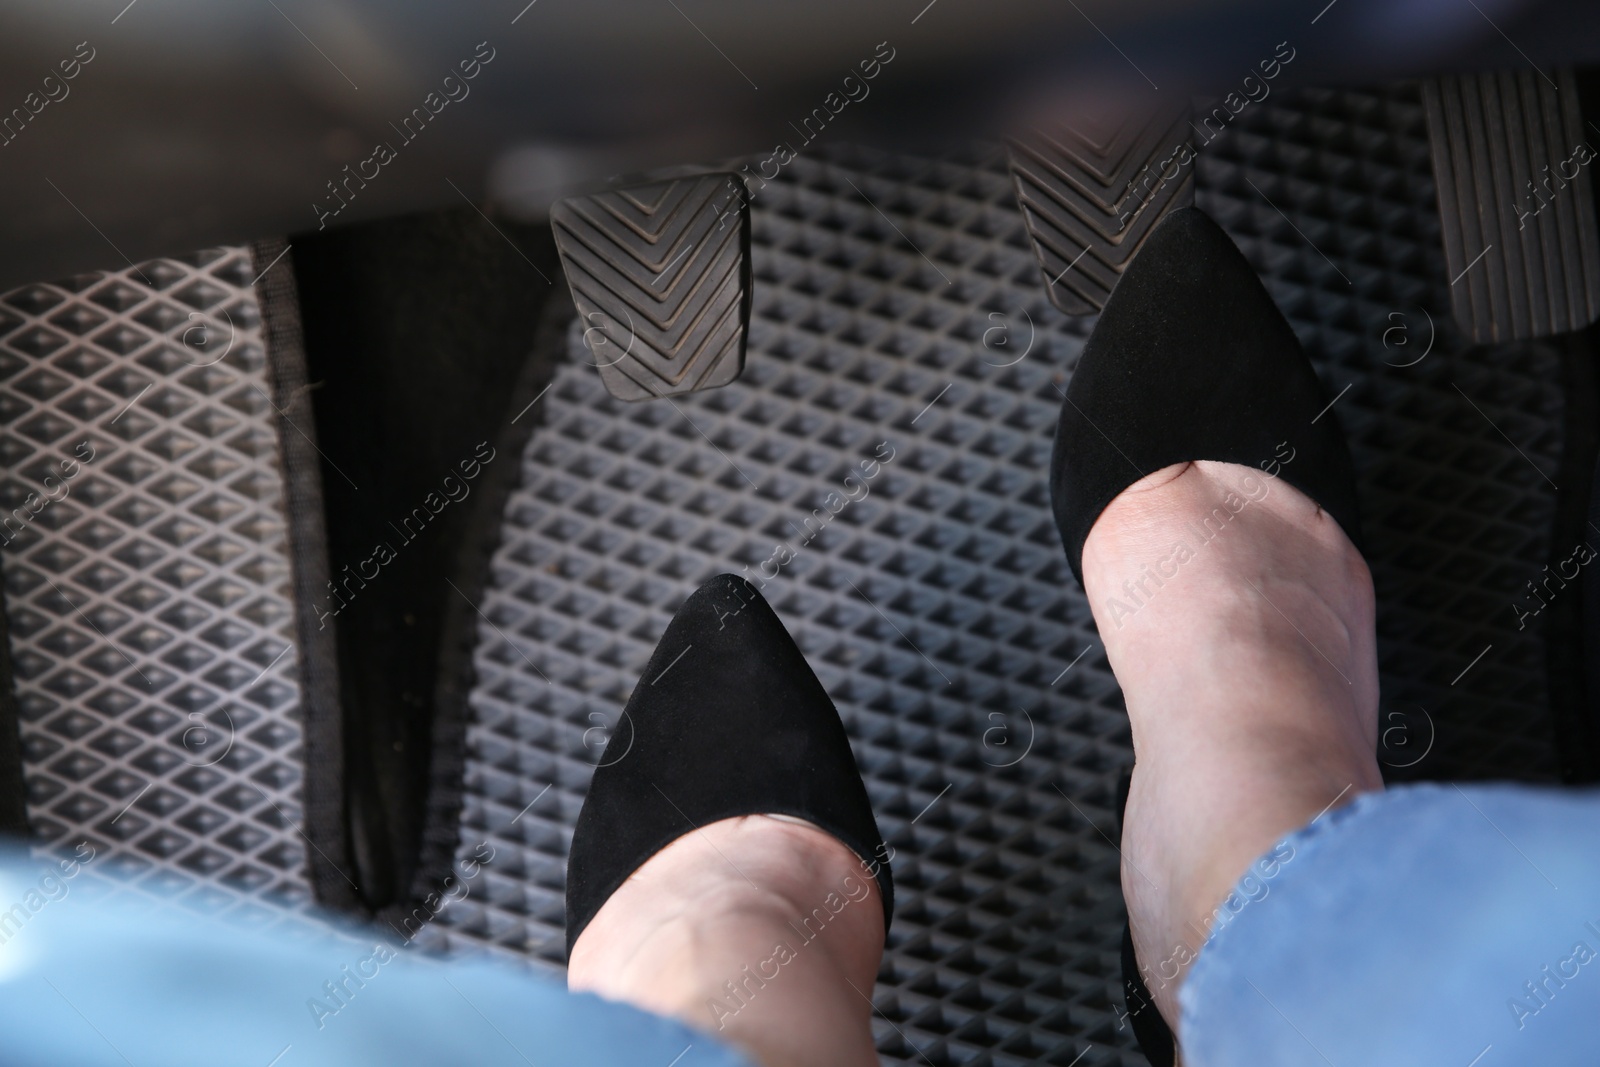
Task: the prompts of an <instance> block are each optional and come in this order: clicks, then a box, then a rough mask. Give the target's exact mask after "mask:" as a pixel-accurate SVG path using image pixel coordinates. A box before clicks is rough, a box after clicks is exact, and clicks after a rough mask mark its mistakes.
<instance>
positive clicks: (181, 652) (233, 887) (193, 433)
mask: <svg viewBox="0 0 1600 1067" xmlns="http://www.w3.org/2000/svg"><path fill="white" fill-rule="evenodd" d="M254 274H255V270H254V269H253V266H252V262H251V258H250V253H249V251H248V250H247V249H244V248H222V249H212V250H209V251H206V252H201V253H196V254H195V255H193V256H188V257H184V258H182V259H163V260H154V261H151V262H148V263H143V264H140V265H139V266H130V267H128V268H127V269H125V270H117V271H112V272H109V273H97V274H85V275H80V276H78V277H76V278H73V279H70V280H68V281H66V282H61V283H57V284H53V285H33V286H28V287H25V288H22V289H17V290H14V291H12V292H10V293H6V294H5V295H4V296H0V463H3V466H4V478H3V481H0V505H3V514H0V518H3V519H4V520H6V521H5V522H4V530H3V532H0V561H3V569H4V576H5V589H6V610H7V620H8V622H9V624H10V630H11V641H12V653H13V656H14V663H15V674H16V688H17V696H18V704H19V717H20V720H21V722H20V727H21V734H22V750H23V760H24V779H25V785H26V789H27V805H28V815H29V821H30V824H31V827H32V830H33V834H34V837H35V838H36V839H37V840H36V843H37V844H38V845H39V846H40V847H41V848H45V849H51V850H60V851H62V852H67V853H70V852H71V851H72V849H73V847H74V846H75V845H77V844H78V843H79V842H82V841H85V840H87V841H88V842H89V844H90V846H91V847H92V848H94V849H95V858H94V861H93V864H94V869H95V870H96V871H102V872H106V873H117V874H120V875H122V876H123V877H125V878H128V879H131V880H132V883H133V885H134V887H135V889H136V891H141V892H150V893H154V894H158V895H160V896H162V897H165V898H177V899H179V900H180V901H182V902H183V903H185V904H186V905H189V906H193V907H197V908H201V909H205V910H213V911H222V912H230V913H234V914H252V913H260V914H261V915H263V916H267V917H271V916H278V915H281V913H282V912H283V911H284V910H285V909H290V910H293V909H297V908H299V907H300V906H301V905H302V904H303V903H304V902H306V901H307V900H308V896H309V891H308V887H307V883H306V875H305V854H304V848H303V843H302V840H301V837H300V834H299V830H298V818H299V810H300V753H299V744H300V724H299V719H298V715H299V694H298V687H297V684H296V681H295V675H294V667H295V657H294V655H293V654H292V650H293V643H292V641H293V630H292V625H291V614H290V603H289V590H288V558H287V554H286V543H285V539H284V522H283V494H282V481H281V478H280V472H279V466H278V447H277V445H278V442H277V436H276V432H275V430H274V427H273V422H272V417H273V414H272V408H271V405H270V401H269V400H268V394H269V392H270V390H269V387H268V385H267V380H266V369H265V368H266V361H265V356H264V353H263V349H262V343H261V337H260V316H259V313H258V307H257V303H256V298H255V295H254V292H253V291H252V289H251V279H252V277H253V276H254ZM63 463H66V464H68V465H67V466H65V467H63ZM64 475H65V477H64ZM47 497H48V498H53V499H46V498H47Z"/></svg>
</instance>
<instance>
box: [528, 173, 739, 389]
mask: <svg viewBox="0 0 1600 1067" xmlns="http://www.w3.org/2000/svg"><path fill="white" fill-rule="evenodd" d="M550 222H551V226H552V227H553V229H554V230H555V239H556V248H557V250H558V251H559V252H560V254H561V263H562V267H563V268H564V269H565V271H566V275H567V281H568V283H569V284H570V285H571V287H572V300H573V303H575V304H576V305H577V308H578V315H579V316H580V317H581V318H582V320H583V326H584V334H583V337H584V343H585V344H586V345H587V346H588V348H589V352H590V354H591V356H592V357H593V358H594V363H595V365H596V366H597V367H599V369H600V377H601V379H602V380H603V381H604V382H605V385H606V388H607V389H608V390H610V392H611V395H612V396H615V397H616V398H618V399H619V400H648V399H651V398H653V397H663V396H676V395H678V394H681V393H693V392H697V391H699V390H701V389H713V388H716V387H717V386H719V385H727V384H728V383H729V382H731V381H733V380H734V379H736V378H738V377H739V375H740V373H741V372H742V371H743V370H744V355H745V343H746V333H747V327H748V325H749V321H750V207H749V202H748V200H747V197H746V192H745V186H744V184H743V182H742V181H741V180H740V179H739V178H738V177H737V176H736V175H733V174H702V175H697V176H695V177H691V178H681V179H678V180H675V181H666V182H660V183H656V184H652V185H642V186H636V187H633V188H629V189H618V190H612V191H609V192H604V193H598V194H595V195H593V196H582V197H573V198H571V199H568V200H563V201H561V202H560V203H559V204H557V205H556V206H555V208H554V209H553V210H552V211H551V216H550Z"/></svg>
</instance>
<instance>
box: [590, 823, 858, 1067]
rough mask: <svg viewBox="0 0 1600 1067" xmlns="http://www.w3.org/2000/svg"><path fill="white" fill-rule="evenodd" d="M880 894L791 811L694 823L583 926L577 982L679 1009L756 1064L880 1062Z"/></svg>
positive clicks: (811, 1066)
mask: <svg viewBox="0 0 1600 1067" xmlns="http://www.w3.org/2000/svg"><path fill="white" fill-rule="evenodd" d="M883 939H884V924H883V904H882V902H881V898H880V896H879V891H878V884H877V881H876V880H875V878H874V877H873V875H872V874H871V873H870V871H869V869H867V868H866V867H865V866H864V865H863V863H862V861H861V860H860V859H859V858H858V857H857V856H856V855H855V853H853V852H852V851H850V849H849V848H847V847H846V846H845V845H844V844H842V843H841V842H840V841H839V840H838V839H837V838H835V837H833V836H831V835H829V834H827V833H825V832H823V831H822V830H820V829H818V828H817V827H815V826H813V825H811V824H809V823H805V822H802V821H800V820H797V819H789V818H785V817H782V816H770V815H751V816H740V817H737V818H731V819H723V820H721V821H719V822H715V823H711V824H709V825H707V826H704V827H702V828H700V829H698V830H694V831H691V832H690V833H687V834H685V835H684V836H682V837H680V838H678V839H677V840H675V841H673V842H672V843H671V844H669V845H668V846H667V847H666V848H664V849H662V850H661V851H660V852H658V853H656V854H655V855H654V856H652V857H651V858H650V859H649V860H647V861H646V862H645V863H644V864H643V865H642V866H641V867H640V868H639V869H638V870H637V871H635V872H634V873H633V875H632V876H631V877H629V879H628V880H627V881H626V882H624V883H623V884H622V886H621V887H620V888H618V890H617V891H616V892H615V893H613V894H612V895H611V897H610V899H608V900H607V901H606V903H605V904H604V905H603V906H602V907H601V908H600V910H599V912H598V913H596V915H595V917H594V919H593V920H591V921H590V923H589V925H588V926H587V927H585V928H584V931H583V933H582V934H581V935H579V937H578V940H577V943H576V944H575V945H574V946H573V949H572V956H571V959H570V961H569V963H568V966H567V984H568V987H569V988H571V989H573V990H585V991H589V992H593V993H597V994H599V995H600V996H603V997H606V998H608V999H611V1000H620V1001H624V1002H626V1003H629V1004H632V1005H634V1006H636V1007H640V1008H643V1009H645V1010H647V1011H652V1012H655V1013H656V1014H658V1015H667V1016H671V1017H674V1018H676V1019H679V1020H681V1021H682V1022H684V1023H686V1024H687V1025H689V1026H691V1027H694V1028H696V1029H699V1030H703V1031H705V1032H707V1033H710V1034H714V1035H716V1036H717V1037H718V1038H720V1039H721V1040H723V1041H726V1042H728V1043H729V1044H731V1045H734V1046H735V1047H738V1048H740V1049H741V1050H743V1051H744V1052H746V1053H747V1054H748V1055H750V1056H752V1057H753V1058H754V1059H755V1060H756V1062H758V1063H760V1064H762V1065H763V1067H823V1065H837V1067H875V1065H876V1064H877V1062H878V1057H877V1053H876V1051H875V1050H874V1047H873V1039H872V1029H871V1025H870V1020H871V1015H872V1001H871V997H872V987H873V982H874V980H875V979H876V977H877V973H878V964H879V962H880V961H881V959H882V956H883Z"/></svg>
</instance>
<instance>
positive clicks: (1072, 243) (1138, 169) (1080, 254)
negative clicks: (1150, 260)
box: [1008, 109, 1194, 315]
mask: <svg viewBox="0 0 1600 1067" xmlns="http://www.w3.org/2000/svg"><path fill="white" fill-rule="evenodd" d="M1188 133H1189V127H1188V112H1187V109H1185V110H1183V111H1181V112H1174V111H1172V110H1168V111H1164V112H1161V113H1158V114H1147V115H1142V116H1139V117H1136V118H1131V119H1130V118H1125V119H1122V120H1112V121H1106V122H1092V121H1086V122H1081V123H1078V124H1077V125H1075V126H1072V127H1068V126H1065V125H1062V126H1057V127H1054V128H1051V129H1041V130H1035V131H1033V132H1032V133H1030V134H1029V135H1028V136H1026V137H1022V138H1017V139H1014V140H1012V141H1011V142H1010V144H1009V146H1008V148H1009V152H1008V154H1009V161H1010V165H1011V176H1012V180H1013V182H1014V184H1015V186H1016V192H1017V203H1018V204H1019V205H1020V206H1021V208H1022V215H1023V219H1024V220H1025V221H1026V223H1027V227H1028V236H1029V237H1030V238H1031V239H1032V241H1033V247H1034V251H1035V253H1036V254H1037V255H1038V257H1039V267H1040V269H1041V270H1042V271H1043V273H1044V278H1045V283H1046V288H1047V289H1048V291H1049V294H1050V302H1051V303H1052V304H1054V305H1055V306H1056V307H1057V308H1059V309H1060V310H1061V311H1063V312H1065V313H1066V314H1068V315H1090V314H1094V313H1095V312H1097V311H1099V310H1100V309H1101V308H1102V307H1104V306H1105V302H1106V300H1107V299H1108V298H1109V297H1110V295H1111V289H1112V287H1113V286H1115V285H1116V284H1117V279H1118V278H1120V277H1121V276H1122V272H1123V270H1125V269H1126V268H1127V266H1128V264H1129V263H1130V262H1132V260H1133V257H1134V254H1135V253H1137V252H1138V250H1139V248H1140V246H1141V245H1143V244H1144V240H1145V238H1146V237H1148V236H1149V234H1150V231H1151V230H1152V229H1154V228H1155V225H1156V223H1158V222H1160V221H1161V219H1162V218H1163V217H1164V216H1165V215H1166V214H1167V212H1169V211H1171V210H1173V209H1174V208H1179V207H1187V206H1188V205H1190V204H1192V203H1194V167H1193V164H1192V157H1193V148H1189V151H1188V154H1187V159H1186V161H1184V162H1179V160H1181V159H1185V157H1184V156H1181V155H1180V150H1181V149H1183V148H1184V147H1185V146H1186V145H1187V142H1188Z"/></svg>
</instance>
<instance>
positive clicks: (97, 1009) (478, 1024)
mask: <svg viewBox="0 0 1600 1067" xmlns="http://www.w3.org/2000/svg"><path fill="white" fill-rule="evenodd" d="M86 869H87V870H89V871H91V873H90V874H89V875H88V876H87V877H86V876H85V870H86ZM92 869H93V854H92V851H91V852H90V853H89V854H87V855H85V854H83V853H81V852H80V853H79V854H78V855H76V856H71V855H69V856H67V858H66V859H63V860H54V859H52V860H40V859H31V860H30V859H29V858H28V857H27V856H26V855H25V854H23V853H20V852H6V851H0V1064H3V1065H5V1067H11V1065H17V1067H23V1065H26V1067H39V1065H42V1064H74V1065H81V1067H129V1065H130V1064H136V1065H138V1067H157V1065H159V1067H216V1065H221V1064H229V1065H233V1064H237V1065H239V1067H269V1065H270V1067H306V1065H326V1067H333V1065H336V1064H337V1065H340V1067H348V1065H352V1064H404V1065H406V1067H446V1065H450V1067H455V1065H459V1064H463V1063H472V1064H481V1065H486V1067H487V1065H493V1067H528V1065H529V1064H537V1065H539V1067H547V1065H552V1067H554V1065H568V1064H585V1065H587V1064H593V1065H596V1067H624V1065H627V1067H635V1065H644V1067H748V1061H746V1060H745V1059H744V1058H742V1057H741V1056H739V1055H737V1054H735V1053H734V1052H732V1051H731V1050H730V1049H728V1048H727V1047H726V1046H724V1045H722V1044H720V1043H719V1042H717V1041H716V1040H715V1039H713V1038H711V1037H709V1036H707V1035H705V1034H702V1033H699V1032H697V1031H691V1030H689V1029H687V1028H686V1027H684V1026H682V1025H680V1024H679V1023H676V1022H672V1021H670V1020H667V1019H661V1018H658V1017H656V1016H654V1015H650V1014H647V1013H645V1012H642V1011H638V1010H636V1009H634V1008H630V1007H628V1006H626V1005H623V1004H616V1003H612V1002H609V1001H605V1000H601V999H600V998H598V997H595V996H590V995H587V994H571V993H568V992H567V991H566V989H565V988H564V987H563V986H561V985H559V984H558V983H556V982H554V981H551V980H550V979H548V978H541V977H537V976H535V975H532V974H530V973H528V972H525V971H522V970H520V969H516V968H513V967H512V966H510V965H508V964H503V963H498V962H492V961H488V960H455V961H450V962H442V961H439V960H436V959H432V958H428V957H425V956H423V955H421V954H420V953H418V952H416V951H414V950H410V949H405V948H401V947H399V946H398V945H395V944H393V943H392V942H389V941H385V940H383V939H382V938H378V937H375V936H374V935H373V934H371V933H370V932H364V931H354V930H347V931H338V930H334V929H332V928H330V927H329V926H327V925H326V924H323V923H320V922H316V923H313V922H310V921H307V922H295V923H292V924H285V923H283V922H281V921H280V922H278V923H277V924H276V925H275V926H274V927H272V928H271V929H270V930H269V929H262V928H259V927H258V928H254V929H252V928H249V927H245V926H241V925H239V924H238V923H224V922H222V921H220V920H215V919H212V920H207V919H204V918H201V917H197V916H196V915H194V914H193V913H187V914H184V913H177V912H173V911H170V910H168V909H164V908H160V907H155V908H152V907H150V906H148V905H146V906H143V907H140V906H137V905H135V904H132V903H120V904H119V903H113V902H112V901H110V900H107V899H97V897H104V892H103V890H104V889H105V885H104V883H101V884H100V885H99V886H98V887H97V885H96V880H95V877H94V875H93V873H92ZM97 890H99V892H98V893H97Z"/></svg>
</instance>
